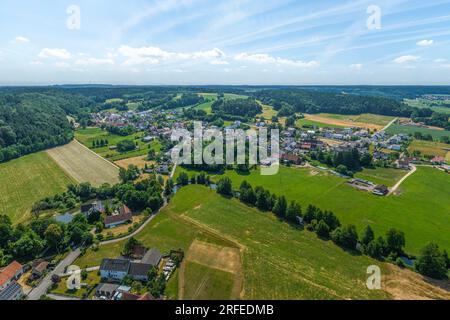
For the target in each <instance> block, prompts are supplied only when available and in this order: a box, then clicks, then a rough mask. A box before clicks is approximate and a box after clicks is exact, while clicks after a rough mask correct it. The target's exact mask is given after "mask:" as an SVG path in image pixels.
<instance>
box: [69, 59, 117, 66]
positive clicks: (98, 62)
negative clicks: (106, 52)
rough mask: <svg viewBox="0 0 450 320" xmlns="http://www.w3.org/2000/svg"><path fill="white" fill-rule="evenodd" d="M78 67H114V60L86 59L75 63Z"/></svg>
mask: <svg viewBox="0 0 450 320" xmlns="http://www.w3.org/2000/svg"><path fill="white" fill-rule="evenodd" d="M75 64H76V65H77V66H100V65H113V64H114V60H113V59H110V58H108V59H97V58H85V59H78V60H76V61H75Z"/></svg>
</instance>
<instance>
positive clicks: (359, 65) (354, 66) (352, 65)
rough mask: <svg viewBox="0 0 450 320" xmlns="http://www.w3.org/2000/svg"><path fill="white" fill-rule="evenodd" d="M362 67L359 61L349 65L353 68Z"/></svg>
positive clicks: (359, 68) (358, 68)
mask: <svg viewBox="0 0 450 320" xmlns="http://www.w3.org/2000/svg"><path fill="white" fill-rule="evenodd" d="M362 67H363V65H362V64H361V63H354V64H351V65H350V69H353V70H361V69H362Z"/></svg>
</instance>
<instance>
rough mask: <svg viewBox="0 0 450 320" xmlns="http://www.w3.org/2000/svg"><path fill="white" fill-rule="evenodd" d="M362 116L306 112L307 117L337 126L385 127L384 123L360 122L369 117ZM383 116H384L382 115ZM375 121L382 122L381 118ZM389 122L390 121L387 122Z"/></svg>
mask: <svg viewBox="0 0 450 320" xmlns="http://www.w3.org/2000/svg"><path fill="white" fill-rule="evenodd" d="M362 116H363V115H361V116H343V115H330V114H305V119H307V120H311V121H315V122H320V123H325V124H329V125H335V126H343V127H359V128H365V129H370V130H374V129H376V130H381V129H383V128H384V125H383V124H375V123H367V122H360V121H358V120H359V119H360V120H364V119H367V118H364V117H362ZM380 117H383V116H380ZM374 122H378V123H381V122H380V121H379V120H377V121H375V120H374ZM387 123H389V122H387Z"/></svg>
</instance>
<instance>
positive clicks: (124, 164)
mask: <svg viewBox="0 0 450 320" xmlns="http://www.w3.org/2000/svg"><path fill="white" fill-rule="evenodd" d="M146 159H147V156H139V157H133V158H127V159H122V160H117V161H114V163H115V164H116V165H118V166H119V167H121V168H125V169H126V168H128V166H129V165H131V164H132V165H135V166H136V167H138V168H139V169H143V168H144V167H145V165H146V164H147V165H149V166H150V165H152V164H154V163H155V162H154V161H147V160H146Z"/></svg>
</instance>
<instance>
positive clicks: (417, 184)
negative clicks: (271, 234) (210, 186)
mask: <svg viewBox="0 0 450 320" xmlns="http://www.w3.org/2000/svg"><path fill="white" fill-rule="evenodd" d="M177 170H178V173H179V172H180V171H181V170H183V169H181V168H178V169H177ZM400 172H404V171H400ZM188 174H190V175H191V174H192V172H189V173H188ZM376 175H378V176H379V177H380V179H381V178H383V177H382V176H385V175H384V174H383V175H381V173H380V172H377V173H376ZM226 176H228V177H230V178H231V179H232V181H233V185H234V188H236V189H237V188H239V185H240V183H241V182H242V181H244V180H247V181H248V182H249V183H250V184H251V185H252V186H254V187H256V186H264V187H265V188H267V189H268V190H270V191H271V192H273V193H275V194H277V195H285V196H286V198H287V199H288V200H296V201H298V202H299V203H300V204H301V205H302V206H303V208H306V206H307V205H308V204H314V205H316V206H318V207H320V208H321V209H323V210H331V211H333V212H334V213H335V214H336V215H337V216H338V217H339V219H340V220H341V222H342V223H344V224H354V225H356V227H357V229H358V231H359V232H360V233H361V232H362V230H363V229H364V228H365V226H367V225H370V226H371V227H372V228H373V229H374V231H375V233H376V234H382V235H384V234H385V233H386V231H388V230H389V229H390V228H397V229H400V230H402V231H403V232H404V233H405V236H406V250H407V252H409V253H412V254H418V253H419V251H420V249H421V248H422V247H424V246H425V245H426V244H427V243H428V242H430V241H433V242H436V243H437V244H439V246H440V247H442V248H444V249H446V250H448V251H449V250H450V236H449V234H450V197H449V196H448V195H449V194H450V175H448V174H446V173H444V172H442V171H439V170H436V169H434V168H431V167H418V169H417V171H416V172H415V173H414V174H413V175H412V176H410V177H409V178H408V179H406V180H405V181H404V182H403V183H402V185H401V186H400V189H399V190H400V192H401V194H400V195H398V196H395V195H391V196H388V197H379V196H375V195H373V194H371V193H367V192H364V191H359V190H356V189H354V188H353V187H351V186H349V185H348V184H347V183H346V180H345V179H343V178H340V177H337V176H335V175H332V174H328V173H326V172H324V171H319V170H311V169H307V168H305V169H300V168H288V167H283V166H282V167H280V171H279V172H278V174H276V175H273V176H262V175H260V172H259V171H252V172H251V173H250V174H246V175H241V174H238V173H236V171H227V172H226ZM211 178H212V180H216V181H217V180H218V179H219V178H220V176H212V177H211ZM385 179H386V178H385Z"/></svg>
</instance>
